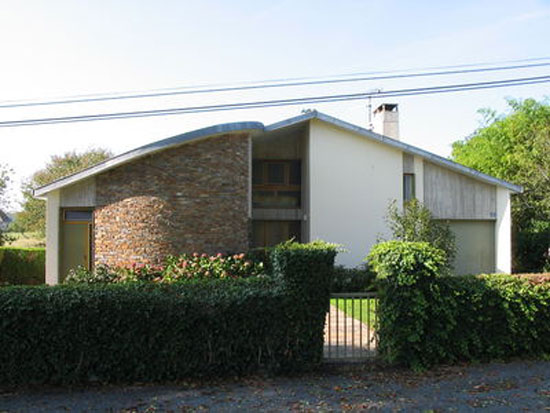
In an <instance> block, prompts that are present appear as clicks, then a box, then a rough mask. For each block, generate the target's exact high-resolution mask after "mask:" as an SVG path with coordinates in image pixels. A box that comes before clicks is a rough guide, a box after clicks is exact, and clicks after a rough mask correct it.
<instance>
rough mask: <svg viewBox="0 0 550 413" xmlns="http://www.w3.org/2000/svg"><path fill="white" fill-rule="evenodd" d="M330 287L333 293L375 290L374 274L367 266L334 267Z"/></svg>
mask: <svg viewBox="0 0 550 413" xmlns="http://www.w3.org/2000/svg"><path fill="white" fill-rule="evenodd" d="M333 273H334V274H333V280H332V286H331V288H330V290H331V292H333V293H355V292H367V291H373V290H375V288H376V287H375V285H374V280H375V278H376V274H375V273H374V272H373V271H371V270H370V269H369V268H368V267H367V266H362V267H356V268H346V267H343V266H341V265H337V266H335V267H334V272H333Z"/></svg>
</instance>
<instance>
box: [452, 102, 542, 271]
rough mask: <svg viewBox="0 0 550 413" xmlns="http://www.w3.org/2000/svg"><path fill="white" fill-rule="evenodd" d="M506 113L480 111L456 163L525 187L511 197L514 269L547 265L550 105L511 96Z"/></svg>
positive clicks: (454, 154) (458, 148)
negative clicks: (478, 124)
mask: <svg viewBox="0 0 550 413" xmlns="http://www.w3.org/2000/svg"><path fill="white" fill-rule="evenodd" d="M508 105H509V107H510V111H509V113H508V114H504V115H497V114H496V113H495V112H494V111H491V110H487V109H484V110H482V111H480V112H481V113H482V115H483V122H482V124H481V126H480V128H478V129H477V130H476V131H475V132H474V133H473V134H472V136H470V137H468V138H466V139H464V140H462V141H457V142H455V143H454V144H453V152H452V158H453V160H454V161H456V162H459V163H461V164H464V165H466V166H469V167H472V168H475V169H477V170H479V171H481V172H485V173H488V174H491V175H494V176H496V177H497V178H501V179H505V180H507V181H511V182H514V183H516V184H519V185H522V186H523V188H524V192H523V193H522V194H518V195H514V196H513V198H512V218H513V234H514V262H513V267H514V271H521V272H525V271H540V270H543V269H544V267H545V266H548V247H549V246H550V105H549V104H548V102H547V101H542V102H537V101H535V100H533V99H526V100H523V101H520V100H508Z"/></svg>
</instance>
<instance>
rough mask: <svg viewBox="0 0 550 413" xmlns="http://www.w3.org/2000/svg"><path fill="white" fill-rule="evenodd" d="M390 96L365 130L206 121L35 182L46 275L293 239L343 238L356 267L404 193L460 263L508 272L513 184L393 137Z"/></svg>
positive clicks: (334, 122) (304, 118) (318, 117)
mask: <svg viewBox="0 0 550 413" xmlns="http://www.w3.org/2000/svg"><path fill="white" fill-rule="evenodd" d="M398 115H399V114H398V111H397V105H391V104H384V105H381V106H380V107H379V108H378V109H377V110H376V111H375V113H374V123H375V124H376V125H377V126H376V128H375V130H377V131H378V132H380V133H375V132H373V131H371V130H368V129H364V128H361V127H359V126H356V125H353V124H350V123H347V122H344V121H342V120H339V119H336V118H334V117H331V116H327V115H325V114H322V113H319V112H317V111H311V112H307V113H304V114H302V115H300V116H297V117H293V118H290V119H286V120H284V121H282V122H278V123H275V124H272V125H269V126H264V125H263V124H261V123H258V122H241V123H228V124H222V125H216V126H212V127H208V128H204V129H200V130H195V131H192V132H188V133H184V134H181V135H178V136H174V137H172V138H168V139H164V140H161V141H158V142H154V143H151V144H149V145H145V146H142V147H140V148H137V149H134V150H131V151H129V152H126V153H123V154H121V155H118V156H115V157H113V158H111V159H108V160H106V161H104V162H102V163H100V164H97V165H95V166H92V167H90V168H88V169H86V170H83V171H81V172H78V173H76V174H74V175H70V176H67V177H64V178H62V179H60V180H57V181H55V182H52V183H50V184H48V185H45V186H43V187H40V188H37V189H36V190H35V196H36V197H39V198H42V199H46V200H47V254H46V274H47V275H46V279H47V282H48V283H50V284H54V283H57V282H58V281H59V280H60V279H62V278H63V277H64V276H65V275H66V274H67V272H68V270H69V269H70V268H74V267H75V266H77V265H85V266H87V267H90V266H93V265H98V264H108V265H129V264H131V263H132V262H136V261H137V262H155V261H157V260H159V259H161V258H162V257H163V256H165V255H167V254H177V253H182V252H193V251H199V252H207V253H216V252H235V251H245V250H247V249H249V248H250V247H257V246H265V245H271V244H275V243H278V242H280V241H283V240H286V239H288V238H291V237H294V238H296V239H297V240H299V241H303V242H307V241H309V240H313V239H317V238H320V239H324V240H327V241H331V242H335V243H339V244H342V245H343V246H344V247H345V248H346V249H347V250H348V252H347V253H343V254H339V256H338V259H337V262H338V263H339V264H343V265H346V266H355V265H358V264H360V263H361V262H362V260H363V258H364V257H365V255H366V254H367V253H368V251H369V249H370V248H371V246H372V245H373V244H375V243H376V242H377V240H378V239H379V237H380V236H384V235H388V229H387V226H386V222H385V220H384V217H385V215H386V212H387V208H388V204H389V202H390V201H391V200H396V201H397V202H398V203H399V204H400V205H402V203H403V202H404V201H405V200H407V199H410V198H412V197H416V198H417V199H418V200H420V201H421V202H423V203H424V204H425V205H426V206H427V207H428V208H430V210H431V211H432V212H433V214H434V215H435V216H436V217H437V218H438V219H442V220H446V221H448V222H449V224H450V225H451V227H452V229H453V230H454V231H455V233H456V236H457V243H458V248H459V251H458V256H457V260H456V264H455V267H456V272H457V273H477V272H494V271H498V272H510V266H511V245H510V244H511V240H510V239H511V235H510V231H511V223H510V194H511V193H517V192H521V190H522V188H521V187H519V186H516V185H513V184H511V183H508V182H505V181H502V180H499V179H497V178H494V177H492V176H488V175H485V174H482V173H480V172H478V171H475V170H473V169H470V168H467V167H464V166H462V165H459V164H457V163H454V162H452V161H450V160H448V159H445V158H442V157H440V156H437V155H435V154H432V153H430V152H427V151H425V150H422V149H420V148H417V147H414V146H411V145H408V144H406V143H404V142H401V141H400V140H399V122H398Z"/></svg>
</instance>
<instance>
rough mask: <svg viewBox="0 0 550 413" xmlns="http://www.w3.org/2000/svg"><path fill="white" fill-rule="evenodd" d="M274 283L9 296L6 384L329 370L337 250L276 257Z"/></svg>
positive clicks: (92, 288)
mask: <svg viewBox="0 0 550 413" xmlns="http://www.w3.org/2000/svg"><path fill="white" fill-rule="evenodd" d="M272 254H273V256H272V260H273V266H274V268H276V276H275V277H257V278H245V279H198V280H189V281H187V282H181V283H179V284H178V283H176V284H156V283H140V282H136V283H126V284H89V285H87V284H78V285H60V286H54V287H48V286H41V287H23V286H18V287H16V286H12V287H5V288H2V289H0V320H2V321H1V322H0V348H2V351H1V352H0V366H2V368H1V369H0V384H29V383H55V384H58V383H86V382H90V381H100V382H111V383H112V382H136V381H139V382H151V381H156V382H158V381H170V380H178V379H184V378H187V377H193V376H206V377H209V376H216V377H218V376H223V375H241V374H247V373H252V372H257V371H260V370H262V371H270V372H275V373H277V372H290V371H301V370H307V369H310V368H312V367H314V366H315V365H317V364H318V363H319V362H320V361H321V356H322V349H323V340H322V337H323V322H322V320H323V319H324V316H325V311H326V308H327V306H328V301H329V296H328V286H329V285H330V274H332V264H333V261H334V256H335V254H336V250H335V248H334V247H333V246H331V245H329V244H323V243H313V244H311V245H309V246H308V245H305V246H297V245H294V244H285V245H284V246H281V247H280V248H279V247H278V248H275V250H274V251H273V253H272Z"/></svg>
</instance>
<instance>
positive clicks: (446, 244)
mask: <svg viewBox="0 0 550 413" xmlns="http://www.w3.org/2000/svg"><path fill="white" fill-rule="evenodd" d="M386 221H387V222H388V226H389V228H390V230H391V232H392V235H393V238H394V239H397V240H401V241H410V242H428V243H430V244H431V245H433V246H434V247H436V248H439V249H440V250H442V251H443V252H444V253H445V263H446V267H447V269H449V270H451V269H452V264H453V261H454V259H455V257H456V243H455V235H454V233H453V231H452V230H451V228H450V227H449V225H448V224H447V223H445V222H443V221H439V220H436V219H435V218H434V217H433V215H432V213H431V212H430V210H429V209H428V208H427V207H425V206H424V205H423V204H422V203H421V202H419V201H418V200H416V199H412V200H410V201H408V202H406V203H405V205H404V207H403V211H400V210H399V208H398V207H397V203H396V202H395V201H393V202H392V203H390V206H389V207H388V215H387V216H386Z"/></svg>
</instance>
